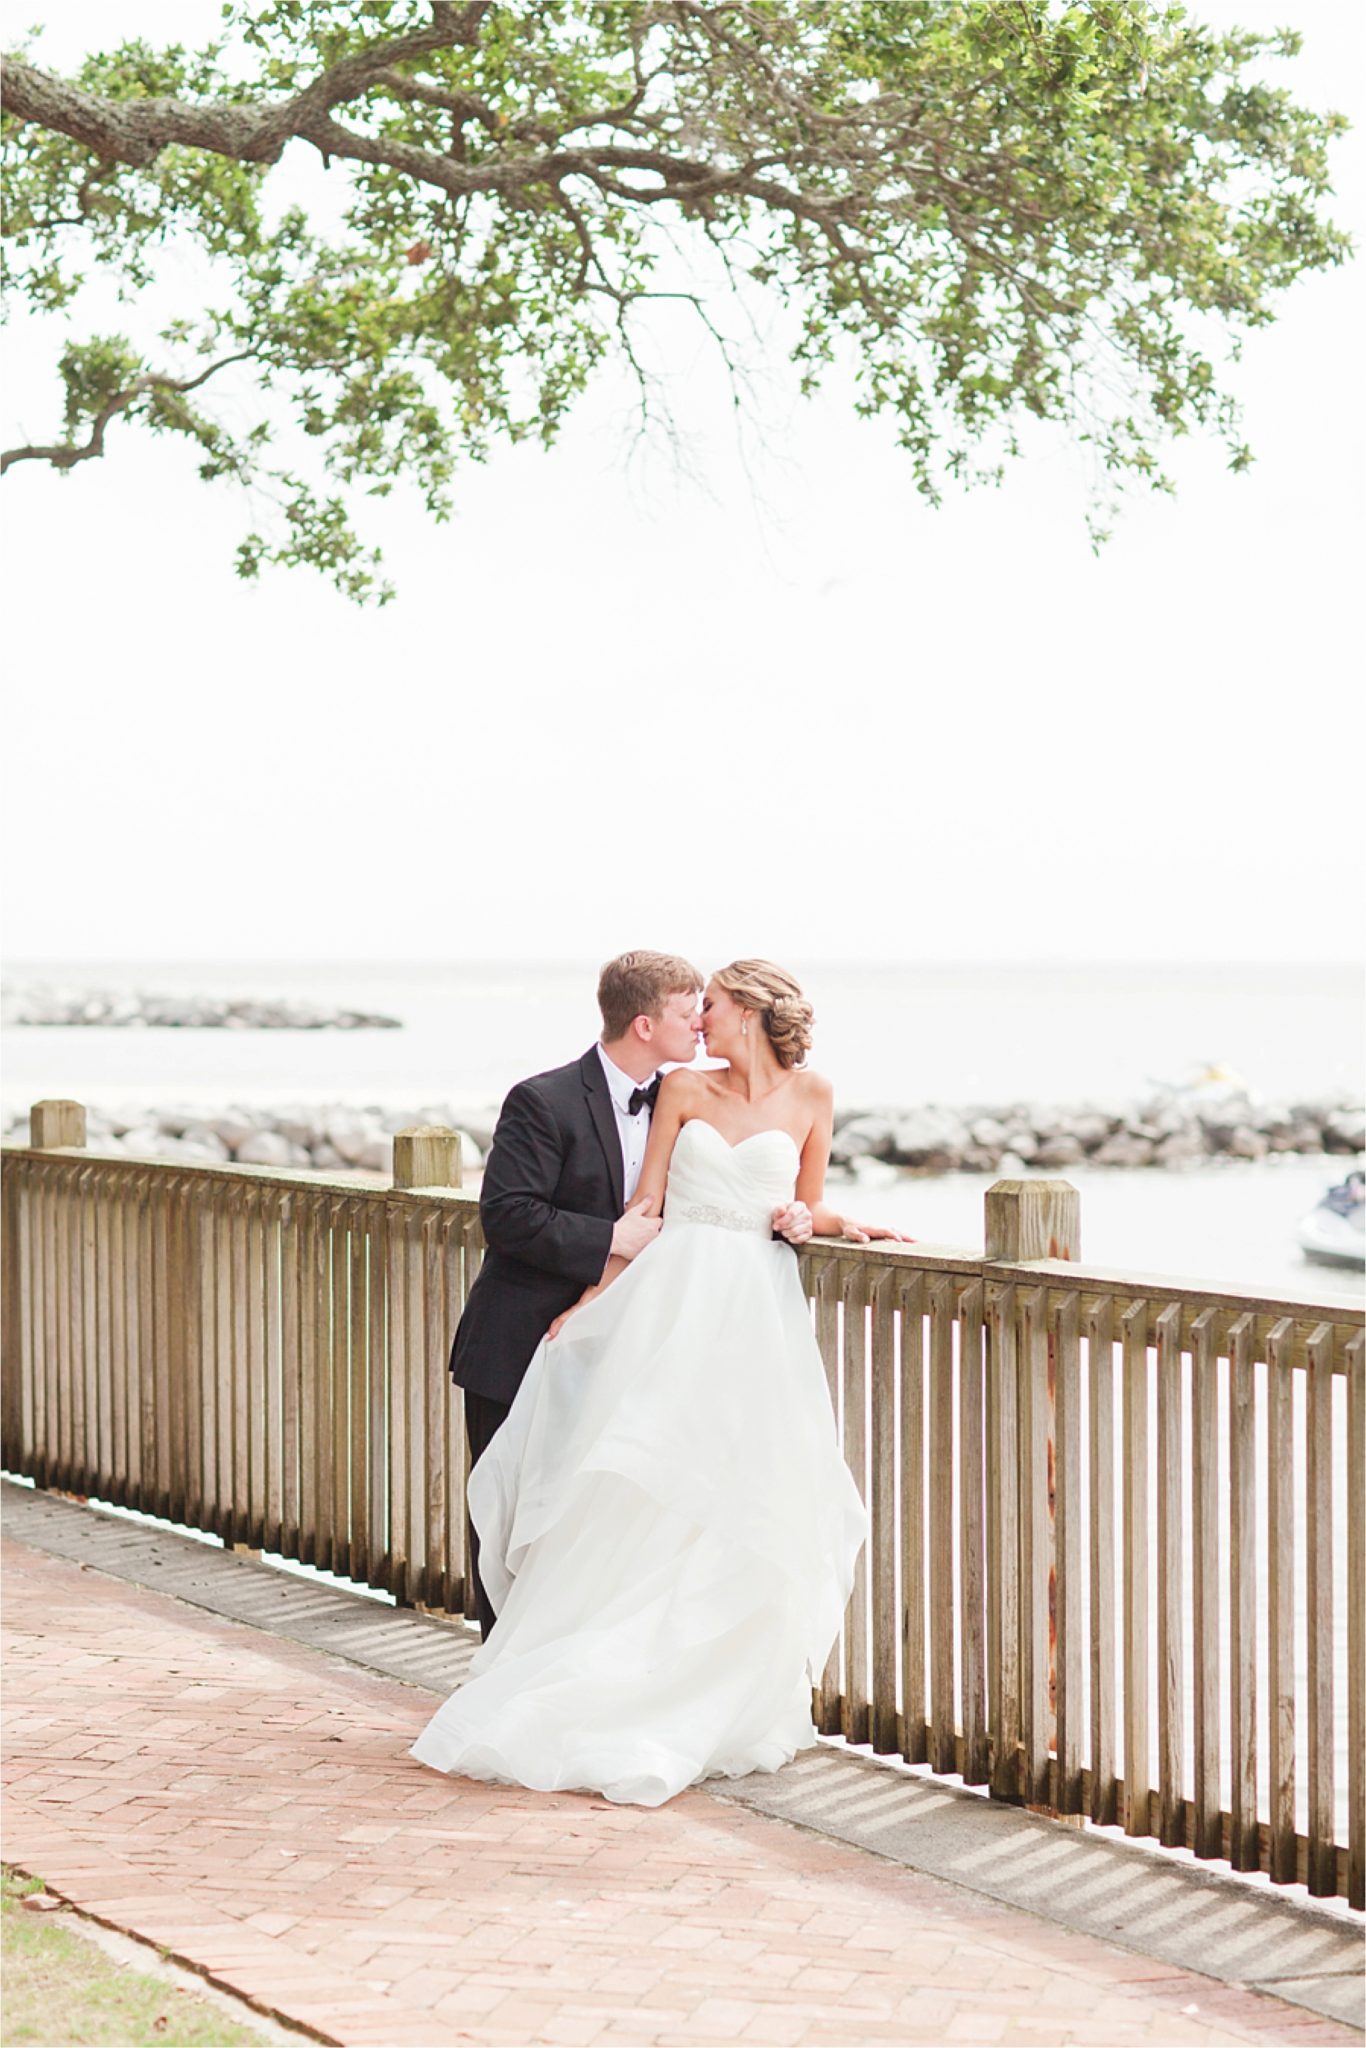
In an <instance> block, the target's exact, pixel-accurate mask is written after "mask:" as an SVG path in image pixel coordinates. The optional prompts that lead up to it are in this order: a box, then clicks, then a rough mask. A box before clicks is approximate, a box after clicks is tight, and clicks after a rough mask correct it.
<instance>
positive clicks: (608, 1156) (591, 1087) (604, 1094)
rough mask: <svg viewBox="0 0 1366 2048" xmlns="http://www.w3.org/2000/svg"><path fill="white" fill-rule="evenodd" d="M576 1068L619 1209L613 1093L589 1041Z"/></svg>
mask: <svg viewBox="0 0 1366 2048" xmlns="http://www.w3.org/2000/svg"><path fill="white" fill-rule="evenodd" d="M579 1072H580V1073H581V1074H582V1075H583V1090H584V1094H585V1095H586V1096H587V1097H588V1110H589V1114H590V1116H591V1117H592V1119H593V1128H594V1130H595V1131H596V1132H597V1134H598V1140H599V1142H600V1144H601V1146H602V1153H603V1158H604V1159H605V1160H606V1162H607V1171H608V1173H609V1174H610V1175H611V1180H612V1197H613V1200H614V1201H615V1202H616V1205H617V1209H618V1212H620V1211H621V1210H622V1209H624V1208H625V1206H626V1181H625V1176H624V1170H623V1167H622V1163H621V1139H620V1138H619V1137H618V1135H617V1113H616V1111H615V1110H614V1109H613V1107H612V1097H611V1094H610V1092H609V1090H608V1086H607V1076H606V1074H604V1073H603V1071H602V1061H601V1060H600V1059H599V1058H598V1050H597V1047H596V1046H592V1045H590V1046H589V1048H588V1051H587V1052H586V1053H585V1054H584V1056H583V1058H582V1059H581V1060H580V1061H579Z"/></svg>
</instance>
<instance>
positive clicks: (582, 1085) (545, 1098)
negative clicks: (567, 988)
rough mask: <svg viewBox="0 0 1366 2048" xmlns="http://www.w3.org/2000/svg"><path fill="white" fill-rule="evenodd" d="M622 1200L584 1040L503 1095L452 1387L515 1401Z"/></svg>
mask: <svg viewBox="0 0 1366 2048" xmlns="http://www.w3.org/2000/svg"><path fill="white" fill-rule="evenodd" d="M623 1206H624V1202H623V1179H622V1163H621V1139H620V1137H619V1136H618V1134H617V1117H616V1111H615V1109H614V1108H613V1106H612V1098H611V1095H610V1094H609V1092H608V1088H607V1076H606V1075H605V1074H604V1073H603V1070H602V1061H601V1060H600V1059H599V1058H598V1052H597V1047H596V1046H590V1047H589V1049H588V1051H587V1052H586V1053H585V1054H584V1056H583V1058H582V1059H580V1060H571V1061H570V1063H569V1065H568V1066H567V1067H555V1068H552V1070H551V1071H550V1072H549V1073H548V1074H534V1075H533V1076H532V1078H531V1079H530V1080H529V1081H519V1082H518V1084H517V1086H516V1087H515V1088H514V1089H513V1090H512V1093H511V1094H510V1095H509V1096H508V1098H507V1101H506V1102H505V1103H504V1104H503V1107H502V1111H501V1113H500V1115H499V1118H498V1126H497V1129H496V1130H495V1131H494V1133H493V1143H492V1145H491V1147H490V1149H489V1156H488V1163H487V1165H486V1166H485V1169H484V1181H483V1186H482V1188H481V1189H480V1194H479V1217H480V1221H481V1222H482V1224H483V1226H484V1236H485V1239H486V1240H487V1243H488V1251H487V1252H486V1253H485V1256H484V1263H483V1265H482V1266H481V1267H480V1269H479V1275H478V1278H477V1279H476V1280H475V1283H474V1285H473V1287H472V1288H471V1289H470V1296H469V1300H468V1301H467V1302H466V1304H465V1313H464V1314H463V1315H462V1316H461V1318H460V1324H459V1327H458V1329H457V1330H456V1333H455V1343H454V1345H453V1346H452V1349H451V1376H452V1378H453V1379H454V1380H455V1383H456V1385H457V1386H460V1387H468V1388H469V1390H470V1392H471V1393H475V1394H484V1395H486V1396H488V1397H489V1398H491V1399H493V1400H496V1401H506V1402H509V1403H510V1402H511V1401H512V1399H513V1397H514V1396H515V1394H516V1392H517V1389H518V1387H519V1386H520V1385H521V1383H522V1376H523V1374H524V1373H525V1372H526V1369H527V1367H528V1365H530V1363H531V1359H532V1354H533V1353H534V1352H535V1349H536V1346H537V1345H538V1344H539V1343H540V1341H541V1339H542V1337H544V1335H545V1333H546V1331H547V1330H548V1329H549V1328H550V1325H551V1324H552V1323H553V1322H554V1320H555V1318H556V1316H557V1315H560V1314H561V1313H562V1312H563V1310H565V1309H567V1308H569V1307H570V1306H571V1304H572V1303H573V1302H576V1301H577V1300H578V1298H579V1296H580V1295H581V1294H582V1292H583V1290H584V1288H585V1287H589V1286H591V1285H592V1284H593V1282H594V1281H596V1280H600V1279H601V1278H602V1269H603V1267H604V1266H605V1265H606V1264H607V1258H608V1254H609V1252H610V1251H611V1249H612V1226H613V1224H614V1223H615V1222H616V1220H617V1218H618V1217H619V1216H620V1215H621V1212H622V1208H623Z"/></svg>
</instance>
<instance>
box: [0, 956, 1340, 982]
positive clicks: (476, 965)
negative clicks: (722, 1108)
mask: <svg viewBox="0 0 1366 2048" xmlns="http://www.w3.org/2000/svg"><path fill="white" fill-rule="evenodd" d="M807 964H808V966H809V967H810V968H811V969H812V970H814V971H816V972H824V971H826V970H828V969H849V968H857V969H863V970H874V971H876V970H879V969H883V970H887V971H889V972H905V971H915V972H921V973H939V972H944V971H952V972H956V973H961V972H964V971H966V972H970V973H996V972H999V971H1000V970H1002V969H1010V970H1014V971H1023V972H1031V973H1034V972H1040V971H1056V970H1068V971H1075V970H1077V969H1082V970H1086V971H1088V972H1089V971H1100V970H1112V969H1123V970H1124V971H1126V972H1130V973H1133V972H1137V971H1140V970H1141V971H1144V972H1159V973H1163V972H1172V971H1175V970H1179V971H1181V972H1183V973H1186V972H1191V971H1200V970H1204V971H1218V972H1221V973H1222V972H1228V971H1230V970H1239V969H1241V970H1252V971H1257V972H1264V971H1266V970H1267V969H1279V968H1286V967H1292V968H1299V969H1302V970H1309V971H1314V970H1331V971H1332V972H1333V973H1343V974H1346V973H1353V974H1358V975H1362V976H1363V977H1366V958H1359V957H1345V956H1344V957H1332V956H1324V955H1322V954H1320V955H1316V956H1314V957H1312V958H1306V957H1302V956H1299V955H1296V954H1284V953H1283V954H1277V955H1274V956H1273V955H1261V956H1253V955H1248V954H1229V955H1227V956H1223V955H1221V956H1219V957H1217V958H1211V957H1210V956H1209V955H1208V954H1205V955H1201V956H1200V957H1198V958H1182V957H1181V956H1179V955H1153V956H1147V957H1139V956H1135V955H1132V954H1130V955H1126V956H1122V957H1112V958H1105V959H1096V958H1087V957H1079V956H1077V955H1063V954H1053V955H1043V956H1036V957H1031V958H1024V957H1011V956H1008V955H1007V956H998V957H995V958H987V957H985V956H983V955H980V954H979V955H976V956H973V957H954V956H952V955H949V956H944V957H938V958H934V959H916V958H898V959H889V958H887V957H886V956H885V955H883V956H881V957H872V956H869V955H846V956H840V957H830V958H825V959H820V958H813V959H811V960H810V961H809V962H808V963H807ZM600 965H601V960H600V958H599V957H598V956H597V955H589V954H587V953H582V954H577V955H571V956H567V955H558V954H557V955H546V954H535V953H521V954H516V955H513V954H506V955H497V954H487V955H477V956H471V957H469V958H443V957H440V956H433V955H430V954H425V955H415V954H404V955H394V956H388V955H385V956H378V957H377V956H374V955H363V954H352V955H349V956H342V955H331V954H329V955H319V956H318V957H316V958H300V956H299V955H298V954H297V953H296V954H290V955H277V954H266V953H262V954H248V953H241V954H229V953H205V954H150V953H146V954H120V955H116V956H109V955H99V956H97V955H94V954H91V955H85V956H82V955H73V954H69V953H65V954H28V955H24V956H20V957H16V958H13V959H4V960H3V961H0V977H8V976H11V975H14V974H17V973H21V972H29V971H38V970H43V971H49V972H50V971H52V970H53V969H56V968H79V969H80V970H81V971H82V972H89V971H93V970H105V969H107V970H110V971H118V972H121V973H127V972H129V971H130V970H132V969H137V968H147V967H150V968H161V967H170V968H177V969H183V968H205V969H210V968H218V969H221V968H232V969H238V968H252V969H255V968H267V969H285V970H288V971H292V972H297V971H298V970H299V969H301V968H303V969H311V968H337V969H341V970H344V971H346V972H348V973H349V972H353V971H355V970H358V969H362V970H365V969H394V968H420V969H424V970H427V971H431V970H435V969H455V970H459V971H462V972H464V971H469V972H480V971H486V970H489V969H500V970H505V969H508V968H526V967H536V968H557V969H558V968H563V969H565V970H571V971H584V972H596V970H597V968H598V967H599V966H600Z"/></svg>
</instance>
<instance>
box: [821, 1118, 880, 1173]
mask: <svg viewBox="0 0 1366 2048" xmlns="http://www.w3.org/2000/svg"><path fill="white" fill-rule="evenodd" d="M891 1146H892V1126H891V1124H890V1122H889V1121H888V1119H887V1118H886V1117H885V1116H855V1117H851V1118H850V1119H849V1121H848V1123H847V1124H845V1125H843V1126H842V1128H841V1129H840V1132H839V1134H838V1136H837V1137H836V1138H835V1140H834V1142H833V1144H832V1145H831V1148H830V1157H831V1159H832V1160H833V1161H834V1162H835V1164H836V1165H837V1166H847V1165H848V1164H849V1162H850V1160H852V1159H868V1158H872V1159H881V1158H883V1157H884V1156H885V1155H886V1153H888V1152H889V1151H890V1150H891Z"/></svg>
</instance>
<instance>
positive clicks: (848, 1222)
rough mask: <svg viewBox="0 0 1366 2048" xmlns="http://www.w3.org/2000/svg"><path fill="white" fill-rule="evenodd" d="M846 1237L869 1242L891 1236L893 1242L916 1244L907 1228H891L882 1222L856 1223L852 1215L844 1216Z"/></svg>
mask: <svg viewBox="0 0 1366 2048" xmlns="http://www.w3.org/2000/svg"><path fill="white" fill-rule="evenodd" d="M843 1234H844V1236H845V1237H848V1238H851V1239H852V1240H853V1242H854V1243H855V1244H869V1243H871V1242H872V1240H873V1239H874V1238H875V1237H877V1238H890V1239H891V1241H892V1243H893V1244H914V1243H915V1239H914V1238H913V1237H912V1236H911V1235H910V1234H909V1232H907V1231H905V1230H891V1229H888V1228H887V1227H886V1226H885V1225H884V1224H881V1223H855V1221H854V1219H853V1217H852V1216H846V1217H845V1218H844V1232H843Z"/></svg>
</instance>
